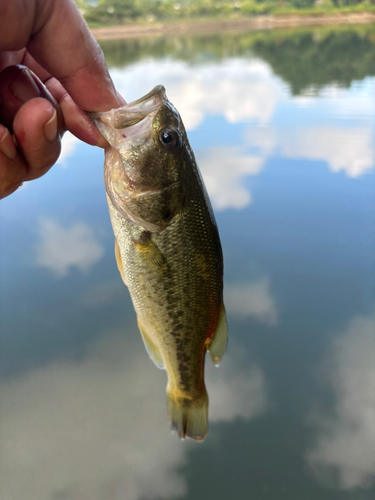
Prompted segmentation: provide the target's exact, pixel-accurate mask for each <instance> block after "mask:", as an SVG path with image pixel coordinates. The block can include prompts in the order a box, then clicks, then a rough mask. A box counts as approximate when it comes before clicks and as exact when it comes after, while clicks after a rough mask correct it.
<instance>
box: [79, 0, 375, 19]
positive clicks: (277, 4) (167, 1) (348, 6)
mask: <svg viewBox="0 0 375 500" xmlns="http://www.w3.org/2000/svg"><path fill="white" fill-rule="evenodd" d="M75 1H76V3H77V5H78V7H79V8H80V10H81V12H82V13H83V14H84V16H85V18H86V20H87V22H88V23H89V24H91V25H101V24H103V25H114V24H123V23H127V22H139V21H143V22H144V21H147V22H153V21H163V20H175V21H178V20H184V19H197V18H199V19H202V18H213V19H214V18H222V19H228V18H239V17H244V16H252V15H259V14H275V13H288V12H297V13H298V12H306V13H307V12H308V13H314V12H316V13H322V12H333V11H345V12H347V11H366V10H375V0H231V1H229V2H228V1H223V0H99V1H98V2H97V4H91V3H89V2H88V1H87V0H86V1H85V0H75Z"/></svg>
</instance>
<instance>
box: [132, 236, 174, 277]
mask: <svg viewBox="0 0 375 500" xmlns="http://www.w3.org/2000/svg"><path fill="white" fill-rule="evenodd" d="M133 244H134V245H135V247H136V249H137V250H138V255H139V256H140V257H141V258H142V260H143V262H144V263H145V265H146V266H147V267H148V268H149V269H150V270H153V271H157V272H161V271H166V270H167V269H168V264H167V261H166V260H165V257H164V256H163V254H162V253H161V251H160V250H159V248H158V246H157V245H156V244H155V243H154V242H153V241H152V239H151V233H150V232H149V231H143V233H142V234H141V236H140V237H139V238H138V240H135V239H133Z"/></svg>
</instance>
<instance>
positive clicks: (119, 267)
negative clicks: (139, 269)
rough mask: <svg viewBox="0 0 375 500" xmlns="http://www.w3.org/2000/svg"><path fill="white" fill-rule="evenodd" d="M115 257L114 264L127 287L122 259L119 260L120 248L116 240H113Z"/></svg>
mask: <svg viewBox="0 0 375 500" xmlns="http://www.w3.org/2000/svg"><path fill="white" fill-rule="evenodd" d="M115 257H116V263H117V267H118V270H119V271H120V274H121V278H122V281H123V282H124V283H125V285H126V286H127V283H126V278H125V271H124V266H123V264H122V259H121V252H120V247H119V246H118V243H117V240H116V238H115Z"/></svg>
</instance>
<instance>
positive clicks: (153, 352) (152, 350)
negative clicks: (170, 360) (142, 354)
mask: <svg viewBox="0 0 375 500" xmlns="http://www.w3.org/2000/svg"><path fill="white" fill-rule="evenodd" d="M138 327H139V331H140V332H141V335H142V339H143V343H144V345H145V347H146V351H147V352H148V354H149V356H150V358H151V359H152V361H153V362H154V363H155V365H156V366H157V367H158V368H161V369H163V368H164V361H163V357H162V355H161V352H160V350H159V348H158V347H157V346H156V345H155V343H154V342H153V341H152V340H151V338H150V336H149V334H148V333H147V331H146V329H145V328H144V326H143V325H142V323H141V322H140V320H139V319H138Z"/></svg>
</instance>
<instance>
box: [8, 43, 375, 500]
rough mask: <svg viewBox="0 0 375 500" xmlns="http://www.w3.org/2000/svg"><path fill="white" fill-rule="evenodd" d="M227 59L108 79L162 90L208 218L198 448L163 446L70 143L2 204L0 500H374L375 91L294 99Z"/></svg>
mask: <svg viewBox="0 0 375 500" xmlns="http://www.w3.org/2000/svg"><path fill="white" fill-rule="evenodd" d="M270 36H271V35H270ZM285 36H286V39H288V36H290V37H292V35H288V36H287V35H285ZM148 43H149V44H151V42H148ZM155 43H156V42H155ZM169 43H172V42H169ZM178 43H179V42H178V40H176V47H177V46H178ZM200 43H201V44H203V48H202V47H201V49H200V51H197V54H198V56H199V54H203V55H206V56H207V54H210V50H211V49H210V45H209V43H208V42H207V47H206V48H205V47H204V42H202V41H201V42H200ZM236 43H238V40H237V41H236V39H235V38H234V39H233V46H234V47H236ZM124 47H125V46H124ZM238 47H240V44H239V43H238ZM254 47H255V46H254ZM193 48H194V47H193ZM193 48H191V51H192V52H193ZM258 52H259V51H258ZM144 53H146V50H144ZM212 53H214V51H213V52H212ZM232 53H233V56H232V57H229V56H225V55H224V54H225V52H224V51H223V54H222V55H221V56H220V57H216V56H217V54H216V56H215V57H211V58H210V57H203V56H202V57H203V59H202V60H201V61H200V59H199V57H200V56H199V57H198V56H197V59H196V60H193V61H191V60H189V59H186V58H185V59H184V58H183V57H177V56H176V55H175V56H173V57H172V56H171V55H170V54H169V53H167V51H166V52H163V50H161V52H160V54H158V55H155V54H154V55H151V56H148V57H144V55H142V54H140V56H139V57H134V59H133V61H132V62H129V63H127V64H125V63H123V64H122V65H121V64H119V63H118V60H117V63H116V65H115V67H113V68H112V69H111V73H112V76H113V78H114V80H115V83H116V85H117V87H118V88H119V90H120V92H122V94H123V95H124V96H125V97H126V98H127V99H128V101H130V100H132V99H135V98H138V97H140V96H141V95H143V94H145V93H147V92H148V91H149V90H150V89H151V88H152V87H153V86H155V85H157V84H159V83H162V84H163V85H165V87H166V89H167V93H168V97H169V99H170V100H171V101H172V102H173V103H174V105H175V106H176V108H177V109H178V110H179V111H180V113H181V115H182V117H183V120H184V123H185V126H186V128H187V130H188V133H189V138H190V142H191V144H192V146H193V149H194V151H195V153H196V156H197V158H198V162H199V165H200V168H201V170H202V174H203V177H204V179H205V182H206V185H207V188H208V191H209V193H210V196H211V200H212V202H213V206H214V208H215V212H216V215H217V220H218V225H219V229H220V233H221V237H222V243H223V249H224V256H225V269H226V271H225V298H226V299H225V301H226V306H227V310H228V319H229V328H230V348H229V351H228V353H227V356H226V357H225V359H224V361H223V363H222V365H221V367H220V368H219V369H215V368H213V367H212V366H211V364H210V363H207V385H208V391H209V396H210V423H211V426H210V432H209V435H208V438H207V439H206V441H205V442H204V444H201V445H198V444H196V443H191V442H179V441H178V440H177V439H176V437H175V436H171V435H170V432H169V429H168V426H167V420H166V402H165V382H166V380H165V373H164V372H162V371H158V370H156V368H155V367H154V365H153V364H152V363H151V361H150V360H149V359H148V356H147V354H146V352H145V350H144V348H143V345H142V343H141V338H140V335H139V333H138V331H137V327H136V322H135V315H134V312H133V309H132V306H131V303H130V299H129V296H128V293H127V291H126V289H125V287H124V286H123V285H122V283H121V280H120V277H119V275H118V272H117V269H116V266H115V261H114V256H113V234H112V229H111V227H110V224H109V218H108V212H107V208H106V202H105V197H104V186H103V181H102V162H103V155H102V152H101V151H99V150H96V149H94V148H90V147H88V146H85V145H83V144H81V143H79V142H78V141H77V140H76V139H75V138H73V137H72V136H69V135H67V136H66V137H65V139H64V147H63V154H62V156H61V158H60V161H59V165H58V166H57V167H55V168H54V169H53V170H52V171H51V172H50V173H49V174H48V175H47V176H45V177H44V178H43V179H41V180H39V181H37V182H32V183H30V184H27V185H25V186H24V187H23V188H22V189H21V190H19V191H18V192H17V193H16V194H14V195H13V196H11V197H9V198H8V199H6V200H4V201H3V202H2V209H1V215H2V227H1V233H2V234H1V241H2V244H1V261H0V266H1V268H0V270H1V289H0V293H1V301H2V325H1V327H2V328H1V337H2V338H1V340H2V345H3V362H2V367H1V370H2V371H1V373H2V378H1V379H0V391H1V401H2V404H1V412H2V418H1V421H2V430H1V444H2V447H1V448H2V451H1V454H2V459H1V463H2V466H1V469H0V485H1V486H0V492H1V498H2V499H4V500H8V499H12V500H13V499H14V500H18V499H23V498H28V499H29V500H34V498H35V500H36V499H38V500H39V499H42V500H43V499H50V498H56V499H69V500H71V499H72V500H75V499H77V500H78V499H79V500H81V499H85V498H90V499H94V500H95V499H98V500H103V499H106V498H108V499H110V498H111V499H115V500H117V499H122V498H126V500H141V499H144V498H147V499H149V500H152V499H158V498H174V497H179V498H184V499H193V498H194V499H199V498H211V497H215V498H218V499H224V498H225V499H227V498H235V499H242V498H243V499H245V498H246V499H248V498H249V497H250V496H252V495H254V498H262V499H275V498H279V499H284V498H285V499H291V498H295V499H300V498H310V497H311V498H313V497H314V498H321V499H325V498H327V499H328V498H329V499H338V500H339V499H340V500H341V499H356V500H357V499H358V500H370V498H373V495H374V491H375V490H374V479H373V478H374V474H375V454H374V452H373V451H374V449H375V400H374V394H375V382H374V380H375V378H374V377H375V371H374V363H373V360H374V359H375V334H374V332H375V317H374V289H373V283H374V267H373V254H374V246H375V242H374V236H373V221H374V212H375V210H374V115H375V112H374V95H375V93H374V91H375V80H374V77H372V76H367V77H366V75H362V78H361V80H358V81H353V82H351V84H350V85H349V86H348V87H347V88H344V87H343V86H342V85H341V84H340V81H338V82H337V81H334V80H331V81H325V82H324V84H322V85H320V86H319V88H317V87H316V85H315V83H314V81H312V82H311V84H310V85H309V84H307V85H306V84H305V85H304V87H303V88H302V89H300V91H299V93H298V94H297V95H292V93H291V91H290V88H293V89H294V90H295V85H293V84H290V82H289V81H288V78H285V77H284V78H282V77H281V76H275V73H274V71H275V69H274V68H273V66H272V65H271V64H270V63H269V62H267V61H268V60H267V58H266V57H265V56H263V58H262V57H260V56H259V53H258V55H257V54H256V50H255V49H254V53H253V54H252V55H251V54H250V55H249V54H246V55H244V54H243V53H241V51H240V50H239V49H238V51H237V52H236V50H235V49H233V51H232ZM262 54H263V53H262ZM109 60H110V58H109ZM125 60H126V59H125V57H124V61H125ZM120 61H121V58H120ZM275 67H276V66H275ZM277 70H278V74H280V71H279V68H278V67H277ZM369 74H370V73H369ZM353 78H354V77H353ZM346 84H347V82H346ZM249 495H250V496H249Z"/></svg>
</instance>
